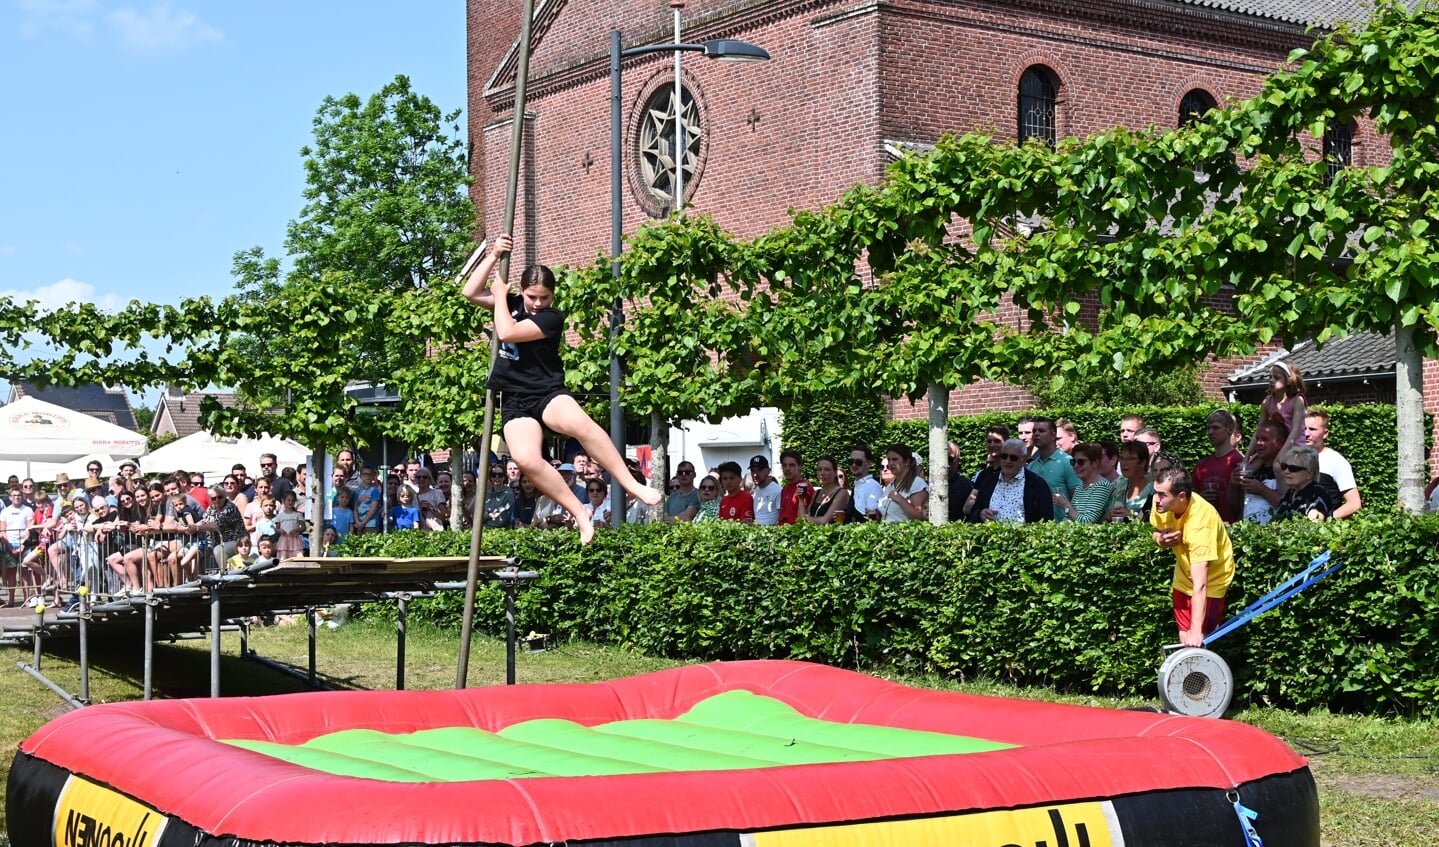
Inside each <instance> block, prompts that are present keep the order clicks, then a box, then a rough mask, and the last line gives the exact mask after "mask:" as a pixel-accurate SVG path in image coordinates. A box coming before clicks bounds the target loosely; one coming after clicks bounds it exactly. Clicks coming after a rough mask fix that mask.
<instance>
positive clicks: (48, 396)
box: [5, 382, 139, 432]
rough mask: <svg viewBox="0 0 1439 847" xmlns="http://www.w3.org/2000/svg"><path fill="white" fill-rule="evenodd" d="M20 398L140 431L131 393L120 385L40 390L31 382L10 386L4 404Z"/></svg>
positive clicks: (16, 383) (49, 387)
mask: <svg viewBox="0 0 1439 847" xmlns="http://www.w3.org/2000/svg"><path fill="white" fill-rule="evenodd" d="M21 397H34V398H35V399H36V400H43V401H44V402H46V403H51V404H53V405H56V406H59V407H61V408H63V409H69V410H70V411H72V412H80V413H82V414H86V415H89V416H90V417H92V418H99V419H100V420H102V421H106V422H108V423H112V424H115V425H116V426H122V427H124V428H125V429H128V430H131V431H134V432H139V426H138V425H137V424H136V423H135V409H134V407H133V406H131V405H130V392H129V391H127V390H125V386H123V385H99V384H94V385H76V386H70V387H66V386H59V385H49V386H45V387H44V388H41V387H39V386H37V385H35V384H34V383H30V382H13V383H11V384H10V397H9V399H8V400H6V401H5V402H6V404H7V405H8V404H10V403H14V402H15V401H16V400H18V399H20V398H21Z"/></svg>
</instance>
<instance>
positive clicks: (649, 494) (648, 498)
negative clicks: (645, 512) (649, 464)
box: [639, 485, 665, 506]
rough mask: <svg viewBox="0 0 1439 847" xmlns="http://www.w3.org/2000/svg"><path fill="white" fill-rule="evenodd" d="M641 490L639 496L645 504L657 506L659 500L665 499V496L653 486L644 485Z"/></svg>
mask: <svg viewBox="0 0 1439 847" xmlns="http://www.w3.org/2000/svg"><path fill="white" fill-rule="evenodd" d="M642 491H643V493H641V494H640V495H639V497H640V499H641V500H643V501H644V502H645V505H647V506H658V505H659V504H660V501H661V500H663V499H665V496H664V495H663V494H661V493H659V491H657V490H655V489H653V488H650V487H649V486H648V485H646V486H645V487H644V489H642Z"/></svg>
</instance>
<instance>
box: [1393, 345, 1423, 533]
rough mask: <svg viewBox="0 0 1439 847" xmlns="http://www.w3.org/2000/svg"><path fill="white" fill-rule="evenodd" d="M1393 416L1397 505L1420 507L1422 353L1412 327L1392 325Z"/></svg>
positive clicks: (1418, 509) (1410, 508) (1416, 509)
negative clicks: (1397, 470) (1394, 358)
mask: <svg viewBox="0 0 1439 847" xmlns="http://www.w3.org/2000/svg"><path fill="white" fill-rule="evenodd" d="M1394 347H1395V353H1396V354H1397V356H1396V361H1395V362H1394V389H1395V396H1394V416H1395V418H1396V426H1397V428H1398V435H1399V508H1401V509H1403V510H1404V511H1406V512H1412V513H1417V512H1422V511H1424V484H1425V482H1426V481H1427V480H1426V478H1425V474H1424V357H1423V356H1421V355H1420V354H1419V348H1418V347H1416V346H1415V344H1414V328H1413V327H1406V326H1401V325H1399V324H1398V323H1397V322H1396V323H1395V326H1394Z"/></svg>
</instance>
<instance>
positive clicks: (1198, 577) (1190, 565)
mask: <svg viewBox="0 0 1439 847" xmlns="http://www.w3.org/2000/svg"><path fill="white" fill-rule="evenodd" d="M1192 489H1193V481H1192V480H1191V479H1190V477H1189V473H1188V472H1187V471H1185V470H1184V469H1183V468H1166V469H1164V470H1162V471H1160V473H1159V475H1158V476H1157V477H1155V480H1154V514H1153V515H1152V516H1151V517H1150V523H1151V524H1152V525H1153V526H1154V543H1155V544H1158V545H1159V546H1160V547H1168V548H1169V549H1171V550H1173V551H1174V559H1175V562H1174V585H1173V593H1174V621H1175V623H1177V624H1178V625H1179V640H1180V642H1181V643H1182V644H1184V646H1186V647H1202V646H1203V645H1204V636H1205V635H1206V634H1207V633H1210V632H1213V631H1214V629H1215V627H1217V626H1219V622H1220V620H1222V619H1223V618H1224V595H1225V593H1226V592H1228V591H1229V583H1230V582H1232V581H1233V580H1234V547H1233V545H1231V544H1230V543H1229V533H1228V531H1227V530H1225V528H1224V520H1223V519H1222V518H1220V517H1219V513H1218V512H1217V511H1215V509H1214V507H1213V506H1211V505H1210V504H1209V501H1207V500H1205V499H1204V498H1203V497H1195V496H1194V494H1193V490H1192Z"/></svg>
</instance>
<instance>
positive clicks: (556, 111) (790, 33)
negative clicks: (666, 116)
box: [467, 0, 1439, 460]
mask: <svg viewBox="0 0 1439 847" xmlns="http://www.w3.org/2000/svg"><path fill="white" fill-rule="evenodd" d="M517 5H518V4H510V3H497V2H494V0H468V2H467V6H468V25H469V69H468V70H469V82H470V93H469V121H470V135H471V145H472V165H471V166H472V171H473V173H474V176H475V178H476V182H475V187H474V190H473V193H474V197H475V200H476V204H477V209H478V212H479V214H480V219H481V221H482V222H483V225H484V227H485V229H486V230H487V231H492V230H493V228H494V227H495V226H496V224H497V223H498V222H499V221H500V217H501V213H502V211H503V203H504V196H505V184H506V176H507V173H506V172H507V165H508V157H509V147H510V124H509V117H510V113H511V111H512V109H513V102H512V99H513V91H512V88H511V85H512V79H513V71H514V69H513V65H512V63H511V64H504V65H502V61H503V60H504V58H505V57H506V56H507V55H508V54H509V51H510V49H511V46H512V44H513V42H514V39H515V37H516V34H517V32H518V9H517V8H513V7H515V6H517ZM541 12H542V17H541V20H540V21H539V22H538V24H537V26H538V28H539V29H538V31H539V33H540V35H539V38H538V41H537V43H536V45H535V50H534V55H533V57H532V60H531V76H530V89H529V102H528V104H527V115H528V120H529V121H530V126H529V133H530V134H529V136H528V140H527V142H526V148H527V149H526V151H525V155H526V158H525V160H524V164H523V168H522V181H521V188H520V191H519V201H518V203H519V211H518V215H517V220H518V223H517V227H516V229H517V232H516V235H517V236H518V238H517V241H518V244H517V248H516V259H515V261H516V262H517V263H529V262H533V261H539V260H542V261H544V262H546V263H547V264H551V265H559V264H567V263H587V262H589V261H591V260H592V259H593V258H594V257H595V256H596V255H597V254H607V253H608V251H609V240H610V235H609V234H610V127H609V120H610V117H609V116H610V100H609V79H608V70H609V65H608V48H609V32H610V30H611V29H616V28H618V29H620V30H621V31H622V32H624V33H625V39H624V44H625V46H626V47H633V46H637V45H643V44H652V43H660V42H665V41H669V40H670V39H671V37H672V29H671V26H672V24H671V12H670V9H669V8H668V7H667V5H666V4H664V3H661V2H654V1H653V0H647V2H636V0H568V2H565V3H556V4H543V5H542V8H541ZM683 17H684V33H685V34H684V37H685V40H686V41H688V42H696V41H703V40H705V39H708V38H715V37H736V38H744V39H746V40H749V41H752V42H754V43H756V44H759V45H761V46H763V47H765V48H766V49H768V50H769V51H770V53H771V54H772V56H773V60H772V61H769V62H764V63H755V64H731V63H721V62H712V61H708V60H705V59H703V58H700V57H698V56H696V55H694V54H687V55H686V57H685V61H684V74H685V84H686V86H687V87H688V88H689V89H690V91H691V92H692V93H693V94H694V96H695V97H696V100H697V102H698V105H699V108H700V112H701V121H702V125H703V127H704V131H705V135H706V140H705V148H704V154H703V155H704V166H703V171H702V173H701V174H700V175H699V178H698V180H697V181H695V184H694V185H693V194H692V196H691V201H690V202H691V206H692V208H693V209H694V210H695V211H697V212H700V213H705V214H709V215H712V216H713V217H714V218H715V219H716V221H717V222H718V223H719V224H720V225H721V226H723V227H724V228H726V229H727V230H729V231H730V232H734V233H736V234H737V235H739V236H741V237H753V236H756V235H759V234H761V233H763V232H765V231H767V230H768V229H770V228H772V227H775V226H779V225H783V224H784V223H786V222H787V220H788V210H789V209H791V208H800V209H805V208H815V207H818V206H820V205H823V204H827V203H832V202H834V201H835V200H836V199H838V198H839V197H840V195H842V194H843V193H844V191H845V190H847V189H848V188H849V187H851V186H852V185H854V184H856V183H874V182H875V181H877V180H878V179H879V177H880V176H881V174H882V172H883V169H884V166H885V165H886V164H887V162H888V158H887V156H886V154H885V152H884V143H885V142H886V141H890V140H894V141H910V142H920V143H924V142H931V141H933V140H934V139H936V138H937V137H938V136H939V135H941V134H943V133H947V132H965V131H970V130H977V131H987V132H992V133H994V134H995V135H996V136H998V137H1000V138H1013V137H1014V134H1015V126H1016V114H1015V112H1016V91H1017V84H1018V79H1019V77H1020V75H1021V74H1022V73H1023V71H1024V69H1025V68H1026V67H1028V66H1029V65H1031V64H1043V65H1045V66H1047V67H1049V68H1050V69H1051V70H1052V71H1054V72H1055V74H1056V75H1057V76H1058V78H1059V80H1060V94H1059V101H1060V102H1059V108H1058V115H1057V122H1058V126H1059V132H1060V134H1061V135H1087V134H1090V133H1093V132H1098V131H1101V130H1104V129H1107V128H1108V127H1111V126H1115V125H1125V126H1131V127H1144V126H1148V125H1155V126H1158V127H1172V126H1174V125H1175V123H1176V121H1177V113H1178V105H1179V101H1180V99H1181V98H1182V97H1183V96H1184V94H1185V93H1186V92H1188V91H1190V90H1192V89H1195V88H1200V89H1203V90H1205V91H1207V92H1208V93H1209V94H1210V95H1212V96H1213V97H1214V98H1215V100H1216V101H1219V102H1223V101H1224V100H1225V99H1226V98H1227V97H1229V96H1235V97H1241V98H1242V97H1246V96H1249V95H1251V94H1253V93H1254V92H1255V91H1257V90H1258V88H1259V86H1260V85H1261V83H1262V80H1263V77H1264V76H1265V75H1266V74H1267V73H1269V72H1272V71H1273V70H1274V69H1276V68H1278V67H1279V66H1280V65H1281V64H1282V63H1283V61H1284V59H1285V57H1286V56H1287V54H1288V52H1289V51H1290V49H1292V48H1293V47H1296V46H1302V45H1305V44H1308V43H1309V41H1310V37H1309V36H1307V35H1305V34H1304V33H1303V32H1302V31H1301V30H1299V29H1298V28H1295V27H1292V26H1287V25H1283V24H1278V23H1275V22H1267V21H1265V22H1261V21H1245V20H1244V19H1242V18H1241V17H1239V16H1237V15H1231V14H1222V15H1218V16H1216V15H1214V14H1212V13H1211V12H1209V11H1208V10H1206V9H1204V8H1201V7H1200V6H1198V5H1188V4H1177V3H1170V4H1155V3H1141V2H1121V1H1120V0H1007V1H1006V2H998V0H995V2H972V1H971V2H963V1H962V0H929V1H928V2H925V1H924V0H884V2H863V1H861V2H842V0H689V2H688V3H687V5H686V7H685V9H684V12H683ZM672 68H673V65H672V59H671V57H670V55H669V54H660V55H655V56H647V57H637V58H634V59H631V60H628V61H627V62H626V63H625V65H624V70H623V74H622V80H623V84H624V97H623V100H622V103H623V109H624V114H625V121H624V133H625V151H626V160H625V165H624V167H625V168H626V169H633V168H634V160H633V158H632V157H631V151H632V149H633V146H632V139H633V136H634V133H635V131H636V125H637V120H638V117H637V116H636V114H635V112H636V111H637V108H636V107H637V105H638V104H639V103H641V102H642V98H643V97H644V96H645V93H646V91H648V90H651V89H652V88H653V86H655V85H658V84H661V83H662V82H663V80H665V79H667V78H669V76H670V74H672ZM497 70H498V79H499V83H498V84H497V85H496V86H495V87H494V89H493V90H491V91H486V90H485V84H486V82H488V81H489V80H490V78H491V77H492V76H494V75H496V72H497ZM1354 151H1355V152H1354V155H1355V161H1356V163H1360V164H1372V163H1376V162H1377V161H1379V160H1380V159H1382V158H1383V157H1385V156H1387V152H1388V150H1387V145H1386V144H1384V143H1383V141H1382V140H1381V139H1376V138H1374V137H1373V136H1372V131H1371V130H1370V128H1369V127H1368V126H1367V125H1362V124H1361V125H1360V127H1359V128H1358V131H1357V132H1356V136H1355V148H1354ZM630 176H631V174H629V173H627V174H626V179H625V181H624V188H623V191H622V198H621V200H622V207H623V214H624V222H625V227H624V230H625V232H633V231H634V229H635V227H636V226H637V225H638V224H639V223H640V222H642V221H643V220H645V215H644V212H643V210H642V209H641V207H640V206H639V204H638V203H637V202H636V200H635V195H634V190H635V188H634V184H633V182H632V181H631V179H629V177H630ZM1087 312H1092V308H1091V309H1087ZM1239 364H1240V362H1239V361H1238V360H1222V361H1220V362H1217V363H1215V366H1214V367H1213V368H1211V369H1210V370H1209V371H1208V373H1207V375H1206V376H1205V378H1204V385H1205V389H1206V392H1207V393H1209V394H1210V395H1211V396H1214V397H1215V398H1216V399H1218V398H1219V397H1221V396H1222V394H1221V391H1222V388H1223V380H1224V377H1225V376H1226V375H1227V374H1228V373H1229V372H1230V371H1232V370H1233V369H1234V368H1235V367H1237V366H1238V365H1239ZM1425 375H1426V389H1427V390H1426V397H1428V398H1430V399H1429V400H1428V402H1429V403H1430V408H1431V409H1435V408H1436V407H1439V371H1436V370H1435V365H1434V363H1432V362H1431V363H1427V364H1426V371H1425ZM1032 403H1033V397H1032V396H1030V395H1029V394H1028V393H1027V392H1025V391H1023V390H1022V389H1018V388H1015V387H1012V386H1006V385H998V384H994V383H977V384H975V385H972V386H968V387H966V388H964V389H962V390H959V391H955V392H953V393H952V395H951V402H950V406H951V412H952V413H954V414H963V413H968V412H974V411H980V410H984V409H1006V410H1014V409H1021V408H1025V407H1027V406H1029V405H1031V404H1032ZM892 412H893V414H894V415H895V416H897V417H912V416H925V415H927V414H928V410H927V406H926V404H925V402H924V400H923V399H921V400H920V402H919V403H918V404H914V405H911V404H909V403H908V402H907V401H904V400H898V401H895V402H894V403H892ZM1435 459H1436V460H1439V455H1436V456H1435Z"/></svg>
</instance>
